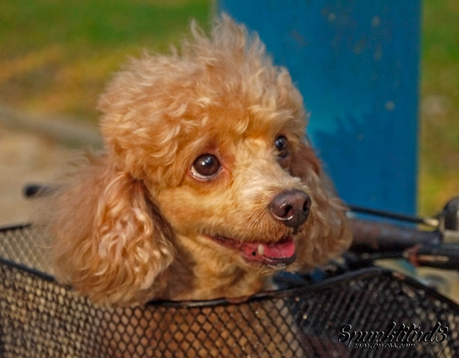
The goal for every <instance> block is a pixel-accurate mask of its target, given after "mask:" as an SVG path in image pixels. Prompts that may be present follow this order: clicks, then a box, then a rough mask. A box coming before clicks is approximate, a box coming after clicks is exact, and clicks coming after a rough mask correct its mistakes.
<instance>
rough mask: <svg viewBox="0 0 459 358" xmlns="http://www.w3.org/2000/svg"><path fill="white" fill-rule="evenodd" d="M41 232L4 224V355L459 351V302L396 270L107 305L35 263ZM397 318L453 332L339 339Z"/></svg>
mask: <svg viewBox="0 0 459 358" xmlns="http://www.w3.org/2000/svg"><path fill="white" fill-rule="evenodd" d="M33 237H34V235H33V232H31V231H30V229H29V228H25V229H20V228H19V229H9V230H4V231H3V232H0V257H1V256H2V257H3V258H6V259H8V261H7V260H4V259H0V357H5V358H12V357H21V358H23V357H34V358H35V357H40V358H41V357H43V358H45V357H46V358H53V357H59V358H62V357H82V358H83V357H87V358H98V357H101V358H102V357H104V358H105V357H107V358H108V357H110V358H112V357H119V358H125V357H126V358H127V357H129V358H143V357H166V358H167V357H171V358H172V357H174V358H175V357H339V358H342V357H391V358H392V357H410V358H411V357H435V358H437V357H445V358H446V357H448V358H449V357H451V358H453V357H459V339H458V338H459V337H458V332H459V310H458V307H457V306H456V305H455V304H453V303H452V302H450V301H448V300H447V299H444V298H442V297H441V296H439V295H437V294H435V293H434V292H432V291H430V290H429V289H426V288H424V287H422V286H420V285H419V284H416V283H415V282H413V281H411V280H409V279H407V278H405V277H402V276H400V275H398V274H392V273H390V272H387V271H383V270H380V269H369V270H366V271H359V272H354V273H348V274H346V275H341V276H337V277H334V278H331V279H327V280H325V281H324V282H322V283H319V284H311V285H308V286H307V287H301V288H294V289H288V290H283V291H279V292H275V293H268V294H262V295H258V296H256V297H253V298H251V299H250V300H249V301H247V302H244V303H239V304H235V303H229V302H227V301H224V300H214V301H206V302H180V303H177V302H175V303H174V302H155V303H150V304H148V305H146V306H145V307H135V308H123V309H121V308H118V309H114V310H109V309H102V308H99V307H96V306H94V305H92V304H91V303H90V302H88V300H87V299H85V298H81V297H76V296H74V295H73V294H72V292H71V290H69V289H68V288H66V287H63V286H61V285H59V284H57V283H56V282H54V280H53V279H52V277H50V276H48V275H47V274H43V273H41V272H38V271H36V269H37V268H39V269H43V268H44V267H46V264H44V262H45V261H44V260H43V256H41V254H40V253H39V251H37V250H34V249H32V250H29V249H27V248H26V247H25V246H27V245H30V244H31V243H33V242H34V240H33ZM31 239H32V240H31ZM29 255H30V256H31V257H29ZM13 262H14V263H13ZM24 264H27V266H29V265H30V266H32V267H33V268H34V269H35V270H31V269H29V268H26V267H25V266H24ZM392 321H394V322H396V323H398V324H399V325H400V324H405V325H411V324H413V323H414V324H416V325H417V326H420V327H421V328H423V329H425V330H427V329H432V328H433V327H434V326H435V324H437V322H441V324H442V325H443V326H448V327H449V332H448V337H447V339H446V340H445V341H443V342H441V343H436V342H434V343H431V342H421V343H417V344H416V347H415V348H397V349H390V348H378V349H376V348H374V349H371V348H350V347H348V346H347V344H346V343H342V342H340V341H339V340H338V337H339V336H340V334H341V332H340V329H341V327H342V326H343V325H345V324H351V325H352V329H353V330H356V331H358V330H366V331H380V330H381V329H385V328H386V327H387V326H388V324H390V323H391V322H392Z"/></svg>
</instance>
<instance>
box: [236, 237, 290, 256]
mask: <svg viewBox="0 0 459 358" xmlns="http://www.w3.org/2000/svg"><path fill="white" fill-rule="evenodd" d="M259 245H262V246H263V249H264V254H263V256H265V257H269V258H273V259H280V258H285V257H292V256H293V255H295V243H294V242H293V240H292V239H290V240H287V241H284V242H281V243H276V244H261V243H253V244H252V243H251V244H245V245H244V252H245V254H246V255H249V256H250V255H253V253H254V252H256V254H257V255H258V246H259Z"/></svg>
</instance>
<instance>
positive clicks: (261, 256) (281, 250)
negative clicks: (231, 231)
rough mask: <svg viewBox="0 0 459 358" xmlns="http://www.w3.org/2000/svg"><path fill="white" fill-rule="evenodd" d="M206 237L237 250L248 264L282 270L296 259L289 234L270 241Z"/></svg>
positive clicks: (217, 236)
mask: <svg viewBox="0 0 459 358" xmlns="http://www.w3.org/2000/svg"><path fill="white" fill-rule="evenodd" d="M208 237H209V238H210V239H211V240H212V241H214V242H216V243H217V244H219V245H221V246H224V247H226V248H228V249H231V250H235V251H238V252H239V254H240V255H241V257H242V258H243V259H244V261H245V262H247V263H249V264H254V265H258V266H268V267H271V268H275V269H278V270H282V269H284V268H285V267H286V266H287V265H290V264H291V263H293V262H294V261H295V259H296V247H295V241H294V240H293V237H291V236H287V237H283V238H280V239H278V240H277V241H275V242H270V243H266V242H242V241H239V240H237V239H233V238H229V237H224V236H219V235H216V236H208Z"/></svg>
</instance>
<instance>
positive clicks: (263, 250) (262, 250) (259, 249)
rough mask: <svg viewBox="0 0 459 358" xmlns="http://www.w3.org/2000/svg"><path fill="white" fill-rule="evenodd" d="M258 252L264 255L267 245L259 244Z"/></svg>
mask: <svg viewBox="0 0 459 358" xmlns="http://www.w3.org/2000/svg"><path fill="white" fill-rule="evenodd" d="M257 252H258V254H259V255H261V256H263V255H264V254H265V247H264V246H263V245H261V244H260V245H258V250H257Z"/></svg>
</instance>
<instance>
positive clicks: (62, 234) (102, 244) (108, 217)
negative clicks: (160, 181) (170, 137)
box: [41, 156, 173, 305]
mask: <svg viewBox="0 0 459 358" xmlns="http://www.w3.org/2000/svg"><path fill="white" fill-rule="evenodd" d="M109 163H111V161H110V160H109V159H108V158H107V157H106V156H103V157H101V158H99V159H95V158H92V163H91V164H90V165H87V166H86V167H85V168H83V169H81V168H80V169H79V170H78V172H77V173H76V174H75V176H74V177H73V178H72V179H71V180H70V182H69V183H67V184H66V185H63V186H62V187H61V188H59V189H57V190H56V192H55V193H54V194H53V195H52V197H51V198H50V200H51V203H48V205H47V209H51V212H48V213H42V214H41V216H42V217H44V218H45V220H44V222H45V225H46V226H47V229H48V230H47V232H48V234H49V235H51V236H52V237H53V239H52V240H53V241H52V243H51V248H52V250H51V251H52V253H53V255H54V264H55V274H56V275H57V277H58V279H59V280H61V281H62V282H64V283H67V284H70V285H71V286H72V287H73V288H74V289H75V290H76V291H77V292H79V293H81V294H84V295H87V296H89V298H90V299H91V300H92V301H93V302H95V303H98V304H103V305H130V304H134V303H143V302H142V301H144V300H147V299H148V297H147V296H148V292H149V291H150V293H151V290H152V285H153V283H154V281H155V279H156V278H157V277H158V275H159V274H161V272H163V271H164V270H165V268H167V267H168V266H169V265H170V263H171V262H172V259H173V248H172V244H171V242H170V238H171V236H172V230H171V229H170V227H169V225H168V223H167V222H166V221H165V220H164V219H163V218H162V217H161V215H160V212H159V210H158V208H157V207H156V205H155V204H154V203H153V202H152V201H151V200H149V199H148V197H149V195H148V193H147V189H146V188H145V187H144V184H143V183H142V181H140V180H136V179H134V178H132V177H131V176H130V174H129V173H127V172H125V171H122V170H118V169H116V168H114V167H113V166H112V165H110V164H109Z"/></svg>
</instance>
